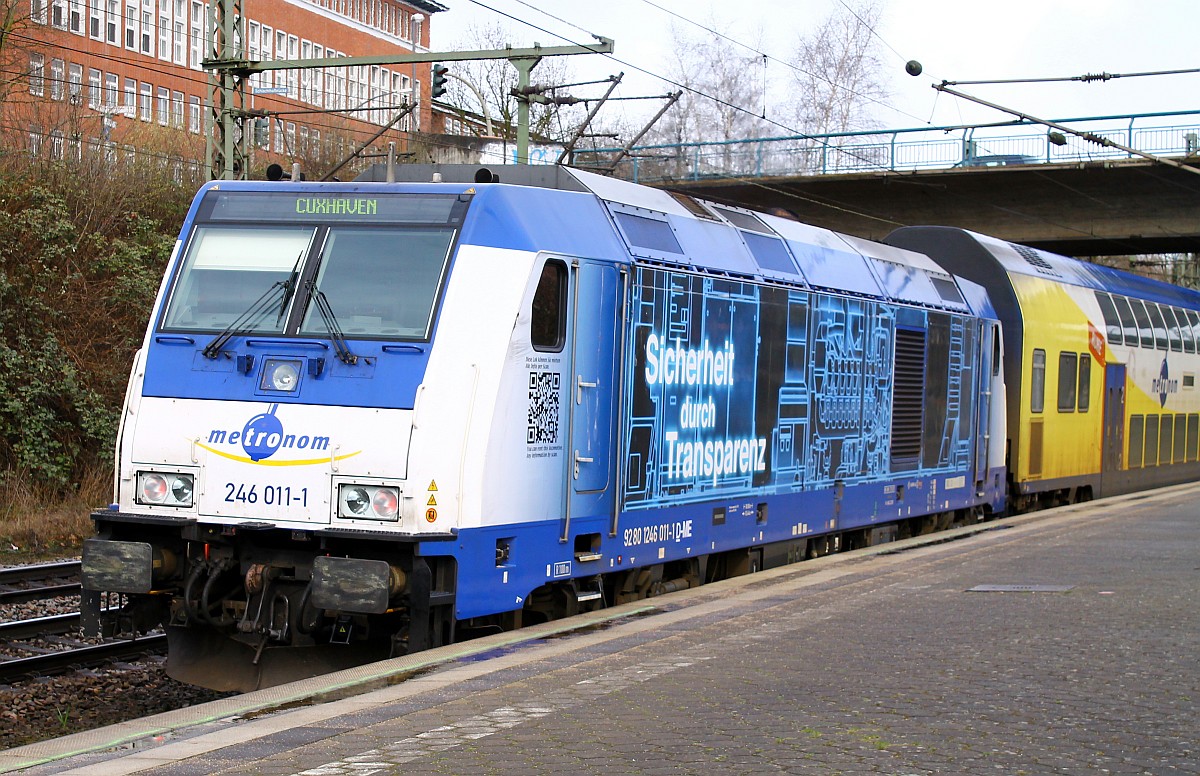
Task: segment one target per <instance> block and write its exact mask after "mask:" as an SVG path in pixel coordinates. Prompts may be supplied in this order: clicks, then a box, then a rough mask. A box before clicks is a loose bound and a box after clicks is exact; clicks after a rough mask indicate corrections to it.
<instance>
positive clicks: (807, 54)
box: [789, 0, 888, 135]
mask: <svg viewBox="0 0 1200 776" xmlns="http://www.w3.org/2000/svg"><path fill="white" fill-rule="evenodd" d="M880 13H881V12H880V6H879V2H878V0H865V1H864V2H860V3H858V4H857V5H856V6H846V7H845V8H844V10H840V11H839V12H837V13H834V14H833V15H831V16H830V17H829V18H827V19H826V20H825V21H824V22H822V23H821V25H820V26H819V27H817V29H815V30H814V31H813V32H812V34H811V35H806V36H804V37H802V38H801V39H800V42H799V45H798V46H797V47H796V51H795V54H794V55H793V57H792V62H791V64H792V66H793V68H794V72H795V79H794V85H795V86H794V92H793V94H792V97H791V99H790V101H789V103H790V106H791V114H792V119H793V120H794V121H795V122H796V124H797V125H798V126H799V127H801V128H803V130H804V132H805V133H806V134H810V135H823V134H828V133H831V132H850V131H854V130H860V129H869V128H870V124H871V122H870V119H869V115H870V113H869V109H870V107H871V105H872V104H874V103H877V102H880V101H882V100H884V99H886V98H887V96H888V94H887V90H886V89H885V88H884V86H883V65H882V63H881V62H880V60H879V57H878V54H877V49H878V46H877V44H876V42H875V35H874V32H873V30H874V28H875V27H876V25H878V23H879V17H880Z"/></svg>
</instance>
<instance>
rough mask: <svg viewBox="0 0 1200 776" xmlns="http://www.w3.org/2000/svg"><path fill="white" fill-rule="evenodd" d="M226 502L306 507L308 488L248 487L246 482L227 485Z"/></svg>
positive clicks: (288, 486) (285, 486)
mask: <svg viewBox="0 0 1200 776" xmlns="http://www.w3.org/2000/svg"><path fill="white" fill-rule="evenodd" d="M225 500H226V501H227V502H229V503H231V504H235V503H241V504H259V503H261V504H263V505H264V506H283V507H306V506H308V488H292V486H291V485H263V486H262V487H261V488H260V487H259V486H258V485H246V484H245V483H244V482H227V483H225Z"/></svg>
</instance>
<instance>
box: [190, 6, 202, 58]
mask: <svg viewBox="0 0 1200 776" xmlns="http://www.w3.org/2000/svg"><path fill="white" fill-rule="evenodd" d="M203 24H204V5H203V4H202V3H199V2H193V3H192V18H191V30H192V34H191V35H190V36H189V37H188V40H189V42H190V46H191V52H192V54H191V56H192V67H193V68H194V69H196V70H199V69H200V62H201V61H202V60H203V59H204V34H203V30H202V25H203Z"/></svg>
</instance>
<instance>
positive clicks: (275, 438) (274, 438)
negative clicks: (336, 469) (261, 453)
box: [208, 429, 329, 450]
mask: <svg viewBox="0 0 1200 776" xmlns="http://www.w3.org/2000/svg"><path fill="white" fill-rule="evenodd" d="M251 433H252V434H253V435H254V436H255V438H254V439H246V440H243V439H242V432H241V431H220V430H218V429H214V430H212V431H210V432H208V443H209V444H210V445H221V444H230V445H236V444H245V445H250V446H252V447H253V446H257V445H266V446H267V447H274V448H278V449H283V448H295V449H297V450H328V449H329V437H327V436H309V435H308V434H301V435H300V436H296V435H295V434H283V435H280V434H279V432H277V431H276V432H267V431H252V432H251Z"/></svg>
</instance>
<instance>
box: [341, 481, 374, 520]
mask: <svg viewBox="0 0 1200 776" xmlns="http://www.w3.org/2000/svg"><path fill="white" fill-rule="evenodd" d="M341 503H342V510H341V512H342V516H344V517H350V516H353V517H362V516H363V515H365V514H366V513H367V507H368V506H370V504H371V494H369V493H367V491H366V489H365V488H359V487H346V486H342V498H341Z"/></svg>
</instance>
